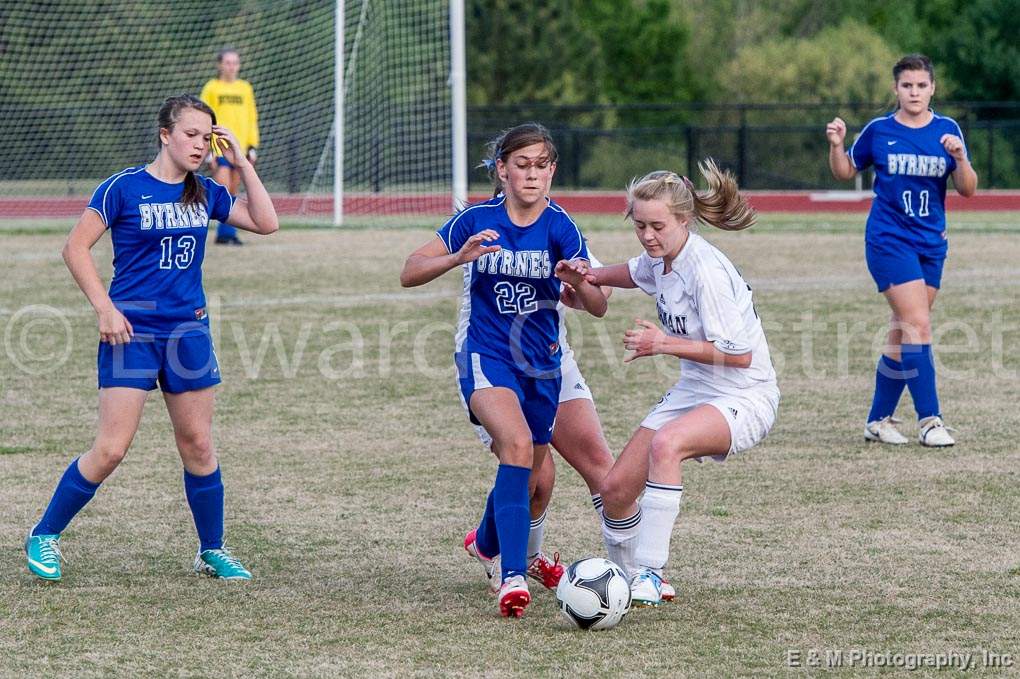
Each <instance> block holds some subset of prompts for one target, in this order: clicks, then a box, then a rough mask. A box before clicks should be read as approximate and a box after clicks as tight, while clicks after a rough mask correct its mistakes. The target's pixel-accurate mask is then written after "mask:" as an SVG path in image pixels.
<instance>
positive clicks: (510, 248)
mask: <svg viewBox="0 0 1020 679" xmlns="http://www.w3.org/2000/svg"><path fill="white" fill-rule="evenodd" d="M546 200H547V201H548V203H547V205H546V207H545V209H544V210H543V211H542V214H541V215H539V217H538V219H536V220H535V221H534V222H533V223H531V224H529V225H528V226H517V225H516V224H514V223H513V222H512V221H511V220H510V216H509V215H508V214H507V211H506V204H505V203H506V197H505V196H503V195H500V196H496V197H495V198H492V199H491V200H488V201H485V202H484V203H478V204H476V205H472V206H470V207H468V208H465V209H464V210H462V211H461V212H459V213H457V214H456V215H454V216H453V217H452V218H451V219H450V221H448V222H447V223H446V224H444V225H443V227H442V228H441V229H439V230H438V231H437V232H436V234H437V235H438V236H439V237H440V238H441V239H442V241H443V243H444V244H445V245H446V249H447V250H448V251H449V252H450V253H455V252H457V251H458V250H460V249H461V247H463V246H464V243H465V242H467V240H468V238H470V237H471V236H473V235H475V234H476V233H479V232H481V231H484V230H485V229H492V230H494V231H496V232H497V233H498V234H499V239H498V240H496V241H492V242H489V243H485V245H498V246H500V248H501V249H500V250H499V251H498V252H493V253H489V254H486V255H482V256H481V257H479V258H478V260H477V261H475V262H472V263H471V264H470V268H468V267H465V270H466V273H465V283H464V287H465V291H469V296H468V297H467V299H466V301H465V306H466V307H467V308H466V313H467V316H468V321H467V324H466V328H464V327H462V329H461V332H460V333H458V337H457V350H458V351H459V352H470V353H477V354H482V355H484V356H489V357H492V358H496V359H499V360H501V361H503V362H505V363H507V364H509V365H511V366H513V367H515V368H516V369H517V370H518V371H520V372H522V373H529V372H531V371H539V372H543V373H545V372H549V371H558V370H559V366H560V358H561V354H562V352H561V350H560V345H559V334H560V327H559V321H560V317H559V312H558V311H557V309H556V306H557V304H558V303H559V299H560V280H559V279H558V278H556V276H555V274H554V273H553V270H554V269H555V268H556V263H557V262H558V261H560V260H562V259H567V260H570V259H577V258H580V259H588V247H587V245H586V244H585V242H584V237H583V236H582V235H581V231H580V229H578V228H577V225H576V224H574V221H573V220H572V219H571V218H570V217H569V216H568V215H567V213H566V212H565V211H564V210H563V208H561V207H560V206H558V205H557V204H556V203H554V202H553V201H552V200H548V199H546Z"/></svg>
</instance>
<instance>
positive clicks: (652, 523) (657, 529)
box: [634, 481, 684, 575]
mask: <svg viewBox="0 0 1020 679" xmlns="http://www.w3.org/2000/svg"><path fill="white" fill-rule="evenodd" d="M683 494H684V487H683V486H669V485H666V484H663V483H653V482H651V481H649V482H648V483H646V484H645V494H644V496H643V497H642V498H641V502H640V503H639V504H640V506H641V515H642V520H641V531H640V533H639V535H638V539H637V549H636V550H635V553H634V558H635V561H636V562H637V566H638V568H649V569H651V570H653V571H655V572H656V573H658V574H659V575H662V569H663V568H664V567H665V566H666V562H667V561H668V560H669V539H670V536H672V534H673V524H674V523H675V522H676V517H677V515H678V514H679V513H680V498H682V497H683Z"/></svg>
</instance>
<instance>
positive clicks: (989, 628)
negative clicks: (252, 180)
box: [0, 214, 1020, 677]
mask: <svg viewBox="0 0 1020 679" xmlns="http://www.w3.org/2000/svg"><path fill="white" fill-rule="evenodd" d="M420 221H421V223H420V224H418V225H417V226H416V227H415V228H412V225H405V227H406V228H399V229H388V228H387V229H373V230H342V231H331V230H321V229H284V231H282V232H281V233H280V234H278V235H276V236H274V237H271V238H266V239H258V238H255V237H251V238H250V239H249V241H250V243H249V245H248V246H246V247H244V248H241V249H225V248H213V247H210V248H209V251H208V256H207V258H206V263H205V269H204V271H205V284H206V290H207V292H208V294H209V301H210V308H211V311H212V313H213V318H214V322H215V327H216V332H217V336H218V342H217V348H218V355H219V358H220V362H221V367H222V372H223V373H224V376H225V382H224V384H223V386H222V387H221V388H220V389H219V392H218V396H217V399H218V401H217V414H216V420H215V441H216V445H217V448H218V451H219V454H220V457H221V460H222V465H223V471H224V478H225V482H226V485H227V538H228V541H229V544H231V545H232V546H233V548H234V550H235V552H236V553H237V554H238V555H239V556H240V557H241V558H242V560H243V561H244V563H245V564H246V565H248V566H249V567H250V568H251V569H252V570H253V572H254V573H255V580H254V581H253V582H251V583H250V584H248V585H238V584H236V583H230V584H227V583H220V582H214V581H210V580H207V579H199V578H196V577H193V576H191V575H190V574H189V571H190V563H191V558H192V556H193V553H194V549H195V543H196V540H195V536H194V528H193V526H192V523H191V517H190V514H189V512H188V510H187V507H186V503H185V501H184V495H183V490H182V487H181V479H180V462H179V459H178V457H177V454H176V452H175V450H174V446H173V436H172V433H171V430H170V425H169V422H168V418H167V416H166V412H165V409H164V407H163V404H162V402H161V399H160V398H159V397H158V395H155V394H154V395H152V396H151V397H150V399H149V402H148V404H147V406H146V412H145V416H144V419H143V422H142V426H141V429H140V431H139V433H138V435H137V437H136V438H135V441H134V444H133V446H132V448H131V451H130V453H129V454H128V457H127V459H126V461H125V462H124V463H123V465H122V466H121V468H120V469H119V470H118V471H117V472H116V473H115V474H114V475H113V476H112V477H111V478H110V479H109V480H108V482H107V483H105V484H104V486H103V487H102V489H101V490H100V491H99V493H98V494H97V496H96V498H95V500H94V501H93V502H92V503H91V504H90V505H89V506H88V507H87V508H86V509H85V511H84V512H83V513H82V514H81V515H80V516H79V517H78V518H77V519H76V520H75V521H74V523H73V524H72V525H71V527H70V528H69V529H68V530H67V532H66V533H65V535H64V539H63V541H62V543H63V548H64V553H65V555H66V556H67V557H68V559H69V563H68V564H67V565H66V566H65V573H66V575H65V579H64V581H63V582H61V583H59V584H49V585H47V584H43V583H41V582H39V581H37V580H35V579H33V578H32V577H31V576H30V575H29V574H28V572H27V570H26V569H25V567H24V560H23V559H24V557H23V552H22V549H21V544H22V540H23V536H24V534H25V531H26V530H27V529H28V527H29V526H30V525H31V524H32V523H33V522H34V521H35V520H37V518H38V516H39V514H40V512H41V511H42V509H43V507H44V506H45V504H46V502H47V500H48V498H49V495H50V493H51V492H52V489H53V486H54V484H55V483H56V481H57V479H58V477H59V475H60V473H61V472H62V470H63V468H64V467H65V466H66V464H67V462H68V461H69V460H70V458H71V457H72V456H74V455H76V454H79V453H81V452H82V451H84V450H86V449H87V448H88V447H89V445H90V444H91V438H92V436H93V435H94V433H95V421H96V391H95V340H96V338H95V335H96V331H95V321H94V317H93V315H92V313H91V311H90V310H89V309H88V307H87V305H86V303H85V301H84V298H83V296H82V295H81V293H80V292H79V291H78V289H77V288H76V287H75V285H74V283H73V282H72V281H71V279H70V276H69V275H68V273H67V271H66V270H65V268H64V266H63V263H62V262H61V260H60V256H59V249H60V245H61V241H62V235H61V232H62V231H64V230H66V228H67V226H68V225H69V224H68V223H67V222H64V223H63V224H62V225H61V226H60V227H59V228H56V227H54V228H53V229H52V230H50V231H49V232H41V231H40V232H36V231H32V230H31V229H29V230H27V231H26V230H22V231H13V232H8V231H4V234H3V235H0V266H2V267H3V270H4V275H3V285H2V286H0V342H2V343H3V344H2V346H0V477H2V478H3V485H2V486H0V507H2V508H3V511H2V513H0V531H2V535H3V536H4V540H3V545H4V549H3V550H2V551H0V573H2V576H0V675H3V676H22V675H24V674H26V673H30V674H33V675H40V676H47V675H50V676H52V675H57V674H61V675H70V676H101V675H102V676H108V675H129V674H143V675H149V676H167V675H176V676H213V675H221V674H222V675H227V676H274V677H275V676H351V677H362V676H397V675H401V676H433V675H434V676H520V677H546V676H549V677H570V676H632V677H649V676H669V677H675V676H718V677H736V676H755V677H758V676H785V675H787V674H789V673H790V672H791V669H789V668H787V666H786V658H787V651H788V650H791V649H794V650H800V651H801V652H803V653H804V654H805V655H806V654H807V652H808V651H810V650H812V649H817V650H819V651H821V652H822V653H823V656H824V651H825V650H829V649H843V650H850V649H868V650H871V651H874V652H890V653H896V652H903V653H930V654H935V653H949V652H952V651H957V652H977V651H979V649H988V650H991V651H994V652H998V653H1012V654H1013V656H1014V658H1016V657H1017V653H1018V652H1020V649H1018V647H1017V646H1018V645H1017V637H1016V630H1017V629H1018V627H1020V575H1018V567H1020V553H1018V551H1017V545H1018V544H1020V490H1018V488H1017V485H1018V484H1017V481H1018V475H1017V469H1020V452H1018V450H1017V447H1016V445H1015V441H1016V440H1017V438H1018V436H1020V419H1018V418H1017V417H1016V416H1015V414H1014V410H1015V404H1016V403H1017V402H1018V400H1020V380H1018V378H1017V377H1018V373H1020V358H1018V353H1020V352H1018V349H1020V330H1017V326H1018V325H1020V307H1018V305H1017V300H1018V293H1020V280H1018V279H1017V276H1016V271H1017V265H1016V263H1017V262H1018V261H1020V242H1018V241H1017V239H1016V237H1015V235H1013V234H1012V233H1007V232H1011V231H1015V230H1016V228H1017V227H1018V222H1020V219H1018V216H1017V215H1015V214H1005V215H1004V214H996V215H989V216H984V217H979V216H974V215H970V214H958V215H953V226H952V227H951V228H952V229H953V230H954V232H955V235H954V237H953V240H952V247H951V255H950V260H949V263H948V265H947V270H946V276H945V287H944V291H943V292H942V293H941V295H940V299H939V302H938V305H937V307H936V313H935V317H934V321H935V327H936V333H940V332H941V334H940V335H937V336H938V337H939V340H938V346H939V347H940V349H941V350H940V353H939V355H940V360H941V362H942V363H941V370H942V372H941V377H940V390H941V397H942V402H943V407H944V410H945V412H946V415H947V419H948V420H949V422H950V424H953V425H955V426H957V427H958V428H959V429H960V431H959V433H958V435H957V436H958V441H959V444H958V445H957V446H956V447H955V448H953V449H951V450H948V451H935V450H926V449H922V448H920V447H918V446H916V445H911V446H906V447H904V448H902V449H889V448H876V447H873V446H867V445H865V444H864V442H863V441H862V438H861V436H860V431H861V425H862V418H863V417H864V415H865V414H866V410H867V406H868V404H869V402H870V389H871V381H872V375H873V370H874V361H875V358H876V356H877V353H876V350H875V349H874V343H875V338H876V337H878V336H880V334H881V332H882V327H883V325H884V323H885V322H886V318H887V309H886V307H885V304H884V302H883V301H882V300H881V298H880V297H879V296H878V295H877V294H875V293H874V289H873V286H872V283H871V281H870V278H869V277H868V274H867V271H866V269H865V266H864V262H863V256H862V254H863V246H862V242H861V240H862V239H861V231H862V228H861V225H862V221H863V220H862V218H861V217H859V216H853V217H846V216H831V215H830V216H811V217H804V216H800V217H796V216H784V217H778V216H772V215H768V216H766V217H764V218H763V222H762V224H761V225H760V227H758V228H756V229H753V230H751V231H750V232H745V233H740V234H723V233H719V232H715V231H708V230H705V233H706V235H707V236H708V237H709V238H710V239H711V240H713V241H714V242H715V243H717V244H718V245H720V246H721V247H722V248H723V249H724V251H725V252H727V254H728V255H729V256H730V257H731V259H732V260H733V261H734V262H735V263H736V264H737V266H738V267H739V268H740V269H741V271H742V272H743V274H744V276H745V277H746V278H747V279H748V281H749V282H750V283H751V284H752V285H753V286H754V288H755V294H756V302H757V307H758V310H759V312H760V314H761V316H762V318H763V319H764V323H765V326H766V331H767V333H768V336H769V340H770V345H771V346H772V349H773V353H774V357H775V359H776V363H777V368H778V370H779V373H780V387H781V389H782V391H783V401H782V404H781V406H780V415H779V420H778V422H777V424H776V426H775V428H774V430H773V432H772V433H771V435H770V436H769V438H768V440H767V441H766V442H765V443H764V444H762V445H761V446H759V447H758V448H755V449H754V450H752V451H749V452H748V453H746V454H744V455H742V456H740V457H739V458H738V459H735V460H731V461H730V462H727V463H726V464H722V465H719V464H704V465H698V464H693V463H692V464H688V465H687V466H686V467H685V488H686V492H685V498H684V505H683V508H682V512H681V517H680V520H679V521H678V523H677V527H676V529H675V531H674V536H673V542H672V563H671V565H670V569H669V572H670V575H671V579H672V580H673V582H674V583H675V584H676V585H677V586H678V589H679V597H678V600H677V601H676V602H675V603H674V604H672V605H669V606H664V607H662V608H659V609H657V610H637V611H634V612H632V613H631V614H630V615H629V616H628V617H627V619H626V620H624V622H623V623H622V624H621V625H620V626H619V627H618V628H617V629H615V630H613V631H610V632H605V633H580V632H576V631H573V630H571V629H569V628H568V627H566V625H565V624H564V623H562V622H561V621H560V620H559V619H558V613H557V610H556V607H555V600H554V597H553V596H552V594H551V593H549V592H545V591H540V592H538V593H537V596H536V600H535V603H534V604H533V606H532V607H531V608H530V609H529V611H528V614H527V616H526V617H525V618H524V619H523V620H521V621H517V622H508V621H506V620H503V619H501V618H499V617H498V614H497V612H496V606H495V603H494V601H493V600H492V599H491V598H490V597H489V596H488V595H487V594H486V591H485V584H484V582H483V580H482V578H481V577H480V576H481V573H480V569H478V568H477V565H476V564H474V563H472V562H471V561H470V560H469V559H468V557H466V555H465V554H464V553H463V550H462V549H461V546H460V541H461V539H462V537H463V533H464V531H465V530H466V529H467V528H469V527H471V526H472V525H473V523H474V522H475V521H476V520H477V518H478V516H479V513H480V510H481V507H482V502H483V500H484V497H485V493H486V491H487V490H488V488H489V486H490V484H491V481H492V477H493V472H494V467H495V464H494V461H493V459H492V458H491V456H490V455H489V454H488V453H487V452H485V451H484V450H482V449H481V447H480V445H479V444H478V443H477V441H476V440H475V438H474V435H473V433H472V431H471V429H470V428H469V426H468V423H467V420H466V418H465V416H464V413H463V412H462V411H461V406H460V404H459V400H458V397H457V389H456V383H455V377H454V372H453V368H452V360H451V356H450V354H451V343H452V332H453V324H454V319H455V315H456V310H457V294H458V291H459V287H460V280H459V277H458V275H457V274H456V273H451V274H448V275H447V276H445V277H444V278H442V279H441V280H439V281H436V282H434V283H432V284H431V285H429V286H427V287H424V288H420V289H415V290H401V289H400V288H399V285H398V283H397V275H398V272H399V269H400V266H401V264H402V262H403V259H404V257H405V255H406V254H407V253H408V252H410V251H411V250H412V249H414V248H415V247H417V246H418V245H419V244H420V243H422V242H424V241H425V240H426V239H427V238H429V231H428V227H430V226H432V225H429V224H427V223H426V221H425V220H420ZM579 221H580V223H581V224H582V226H583V227H585V228H586V229H587V230H588V231H589V232H590V241H591V246H592V249H593V251H594V252H595V253H596V254H597V255H598V257H599V258H600V259H602V260H603V261H605V262H615V261H622V260H623V259H624V258H626V257H628V256H631V255H633V254H636V253H637V252H638V251H639V247H638V245H637V242H636V241H635V239H634V237H633V235H631V233H630V232H629V230H628V229H627V228H626V227H625V226H624V225H623V224H622V222H621V221H620V220H619V219H617V218H605V217H602V218H588V217H585V216H582V217H581V218H580V219H579ZM826 225H829V226H826ZM96 258H97V261H99V262H101V264H102V265H101V268H102V270H103V272H104V275H108V273H109V269H110V266H109V259H110V250H109V242H108V240H107V239H103V240H102V241H101V242H100V243H99V244H98V245H97V246H96ZM29 305H37V306H36V308H35V309H34V310H29V311H24V309H25V308H26V307H28V306H29ZM42 305H45V306H46V307H51V308H52V310H50V311H47V310H44V309H41V306H42ZM54 310H55V311H54ZM19 312H21V313H19ZM45 314H52V315H50V316H44V315H45ZM637 316H641V317H646V318H653V317H654V305H653V304H652V302H651V300H650V299H648V298H647V297H645V296H643V295H641V294H639V293H636V292H621V293H617V294H616V295H614V297H613V299H612V300H611V303H610V311H609V314H608V315H607V317H606V318H605V319H603V320H595V319H590V318H585V317H581V316H580V315H575V316H572V317H571V320H570V325H571V333H572V336H571V342H572V344H573V345H574V346H575V347H576V348H577V350H578V353H579V357H580V362H581V366H582V370H583V371H584V374H585V376H586V377H587V379H588V382H589V384H590V385H591V387H592V390H593V392H594V393H595V396H596V401H597V405H598V407H599V411H600V414H601V416H602V418H603V423H604V426H605V429H606V433H607V436H608V438H609V441H610V446H611V448H612V449H613V450H614V451H619V450H620V449H621V447H622V446H623V444H624V443H625V442H626V440H627V438H628V437H629V435H630V433H631V432H632V430H633V428H634V427H635V426H636V425H637V424H638V422H639V421H640V420H641V419H642V417H643V416H644V414H645V413H646V412H647V410H648V409H649V408H650V407H651V406H652V405H653V404H654V403H655V402H656V401H657V400H658V398H659V396H660V395H661V394H662V393H663V392H664V391H665V389H666V388H667V387H668V386H669V385H670V384H671V382H672V381H673V380H674V379H675V377H676V372H675V368H674V366H673V365H672V364H671V363H670V362H669V361H666V360H659V359H655V360H644V361H638V362H636V363H634V364H630V365H627V366H624V365H623V364H622V363H621V360H620V359H621V357H622V353H623V352H622V346H621V342H620V340H621V337H622V333H623V331H624V330H625V329H626V328H627V327H628V326H629V324H630V322H631V320H632V319H633V318H634V317H637ZM44 317H45V318H47V319H49V320H47V321H43V320H42V319H43V318H44ZM32 321H36V323H35V324H32ZM940 329H941V330H940ZM65 352H68V355H67V358H66V360H65V359H64V358H63V356H64V353H65ZM900 414H901V415H903V416H904V417H905V418H906V419H908V421H909V420H910V419H911V418H910V414H911V407H910V402H909V398H905V399H904V402H903V403H902V404H901V407H900ZM905 430H906V431H907V432H908V433H913V429H912V427H909V426H908V427H906V428H905ZM549 516H550V520H549V523H548V524H547V525H548V528H547V547H548V548H550V550H558V551H559V552H560V553H561V554H563V555H564V558H565V559H566V560H568V561H571V560H574V559H577V558H581V557H583V556H588V555H594V554H600V553H602V550H603V548H602V545H601V538H600V534H599V529H598V525H597V523H596V520H595V516H594V515H593V512H592V510H591V507H590V503H589V500H588V497H587V492H586V489H585V488H584V486H583V484H582V483H581V481H580V480H579V478H578V477H577V475H576V474H574V473H573V472H572V471H571V470H570V469H569V468H568V467H567V466H566V465H564V464H563V463H562V461H560V464H559V479H558V485H557V489H556V493H555V494H554V497H553V501H552V505H551V509H550V515H549ZM794 671H795V672H797V673H798V674H802V675H813V674H815V673H816V672H815V671H814V670H809V669H807V668H802V669H800V670H794ZM844 673H845V674H850V675H854V676H873V675H874V674H875V673H876V672H875V670H874V669H873V668H864V667H862V666H858V667H856V668H854V669H852V670H844ZM928 673H931V670H919V671H918V674H920V675H925V674H928Z"/></svg>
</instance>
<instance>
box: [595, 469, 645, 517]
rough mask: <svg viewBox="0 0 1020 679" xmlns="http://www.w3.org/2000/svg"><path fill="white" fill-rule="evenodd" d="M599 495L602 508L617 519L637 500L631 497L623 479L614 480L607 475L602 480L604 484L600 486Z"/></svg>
mask: <svg viewBox="0 0 1020 679" xmlns="http://www.w3.org/2000/svg"><path fill="white" fill-rule="evenodd" d="M599 494H600V495H601V496H602V506H603V507H604V508H605V510H606V512H607V513H609V514H611V515H613V516H615V517H617V518H621V517H620V513H621V512H625V511H626V510H627V509H628V508H629V507H630V506H631V504H633V502H634V500H636V499H637V498H636V497H630V493H629V492H628V489H627V486H626V485H625V484H624V483H623V479H617V478H613V476H612V475H607V476H606V477H605V478H604V479H602V483H601V484H600V485H599Z"/></svg>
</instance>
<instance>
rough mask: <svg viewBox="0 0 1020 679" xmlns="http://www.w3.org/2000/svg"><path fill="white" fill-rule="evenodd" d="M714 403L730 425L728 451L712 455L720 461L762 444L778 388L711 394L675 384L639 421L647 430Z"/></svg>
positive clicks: (772, 416) (771, 421)
mask: <svg viewBox="0 0 1020 679" xmlns="http://www.w3.org/2000/svg"><path fill="white" fill-rule="evenodd" d="M706 404H708V405H711V406H714V407H715V408H716V409H717V410H718V411H719V412H720V413H722V415H723V417H725V418H726V423H727V424H728V425H729V426H730V450H729V453H727V454H726V455H712V456H711V457H712V458H713V459H715V460H717V461H720V462H721V461H723V460H725V459H726V458H727V456H728V455H735V454H737V453H741V452H743V451H745V450H748V449H750V448H753V447H754V446H756V445H758V444H759V443H761V442H762V441H763V440H764V439H765V436H766V435H767V434H768V433H769V430H770V429H772V425H773V424H775V421H776V412H777V411H778V409H779V390H778V389H776V388H774V387H769V388H767V389H766V388H763V389H756V390H751V389H748V390H744V392H743V393H742V394H741V395H739V396H718V395H716V396H711V395H705V394H698V393H694V392H691V391H687V390H685V389H684V388H683V387H682V385H680V384H678V385H676V386H674V387H673V388H672V389H670V390H669V391H667V392H666V395H665V396H663V397H662V398H661V399H660V400H659V402H658V403H657V404H656V406H655V407H654V408H652V411H651V412H650V413H648V416H647V417H645V419H644V420H643V421H642V422H641V426H642V427H645V428H646V429H652V430H654V431H658V430H659V429H661V428H662V427H663V426H665V425H666V423H668V422H670V421H672V420H675V419H676V418H678V417H680V416H681V415H683V414H684V413H687V412H689V411H691V410H693V409H695V408H697V407H698V406H702V405H706Z"/></svg>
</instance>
